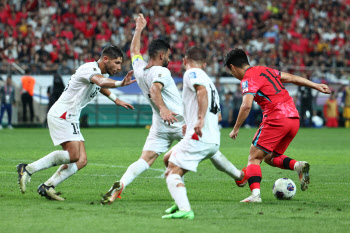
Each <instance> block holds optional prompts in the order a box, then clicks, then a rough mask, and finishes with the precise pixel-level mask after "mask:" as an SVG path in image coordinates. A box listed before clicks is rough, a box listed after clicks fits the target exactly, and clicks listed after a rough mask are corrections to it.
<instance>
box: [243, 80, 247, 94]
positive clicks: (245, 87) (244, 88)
mask: <svg viewBox="0 0 350 233" xmlns="http://www.w3.org/2000/svg"><path fill="white" fill-rule="evenodd" d="M242 90H243V92H245V91H248V81H244V82H242Z"/></svg>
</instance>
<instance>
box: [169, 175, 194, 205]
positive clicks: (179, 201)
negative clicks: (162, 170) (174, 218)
mask: <svg viewBox="0 0 350 233" xmlns="http://www.w3.org/2000/svg"><path fill="white" fill-rule="evenodd" d="M166 183H167V185H168V189H169V192H170V194H171V197H172V198H173V199H174V201H175V203H176V205H177V207H179V210H182V211H191V205H190V202H189V200H188V197H187V191H186V187H184V186H178V184H183V185H185V184H184V182H183V181H182V179H181V176H180V175H178V174H170V175H168V178H167V179H166Z"/></svg>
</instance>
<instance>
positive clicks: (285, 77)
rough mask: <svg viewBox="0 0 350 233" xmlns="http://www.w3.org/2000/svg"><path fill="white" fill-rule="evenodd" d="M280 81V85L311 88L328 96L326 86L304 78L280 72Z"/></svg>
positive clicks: (328, 92)
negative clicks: (288, 84) (287, 84)
mask: <svg viewBox="0 0 350 233" xmlns="http://www.w3.org/2000/svg"><path fill="white" fill-rule="evenodd" d="M281 81H282V83H293V84H295V85H298V86H306V87H311V88H313V89H315V90H318V91H319V92H322V93H325V94H330V93H331V92H330V91H329V88H328V86H327V85H326V84H318V83H314V82H312V81H310V80H308V79H306V78H302V77H300V76H297V75H293V74H289V73H285V72H281Z"/></svg>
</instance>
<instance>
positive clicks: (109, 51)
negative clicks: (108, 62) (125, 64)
mask: <svg viewBox="0 0 350 233" xmlns="http://www.w3.org/2000/svg"><path fill="white" fill-rule="evenodd" d="M102 56H107V57H108V58H109V59H116V58H118V57H121V58H122V59H123V58H124V56H123V52H122V51H121V50H120V48H118V46H115V45H109V46H106V47H105V48H104V49H103V50H102Z"/></svg>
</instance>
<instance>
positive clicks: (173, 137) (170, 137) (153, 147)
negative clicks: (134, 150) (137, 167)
mask: <svg viewBox="0 0 350 233" xmlns="http://www.w3.org/2000/svg"><path fill="white" fill-rule="evenodd" d="M182 138H183V135H182V129H181V128H179V130H178V131H175V132H168V133H167V132H157V131H156V130H152V128H151V130H150V131H149V134H148V137H147V139H146V142H145V145H144V146H143V149H142V150H143V151H154V152H156V153H157V154H158V155H160V154H162V153H164V152H167V151H168V150H169V148H170V146H171V144H172V143H173V142H174V141H180V140H181V139H182Z"/></svg>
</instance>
